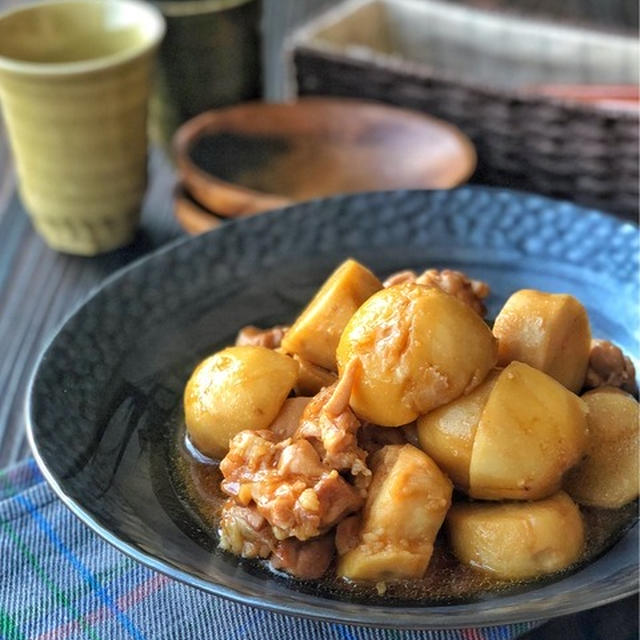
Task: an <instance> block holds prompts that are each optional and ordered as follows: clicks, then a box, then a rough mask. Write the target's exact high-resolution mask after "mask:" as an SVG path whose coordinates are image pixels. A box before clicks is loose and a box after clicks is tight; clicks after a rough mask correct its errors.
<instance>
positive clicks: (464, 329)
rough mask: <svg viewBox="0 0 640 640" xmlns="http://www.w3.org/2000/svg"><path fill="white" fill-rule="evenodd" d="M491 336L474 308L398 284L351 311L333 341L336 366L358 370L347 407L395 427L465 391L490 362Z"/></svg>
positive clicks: (493, 348) (478, 380)
mask: <svg viewBox="0 0 640 640" xmlns="http://www.w3.org/2000/svg"><path fill="white" fill-rule="evenodd" d="M496 351H497V349H496V340H495V338H494V337H493V335H492V334H491V331H490V330H489V328H488V327H487V325H486V324H485V323H484V322H483V321H482V319H481V318H480V317H479V316H478V314H477V313H475V312H474V311H472V310H471V308H470V307H469V306H468V305H466V304H464V303H463V302H461V301H460V300H458V299H456V298H454V297H453V296H450V295H448V294H446V293H443V292H441V291H439V290H438V289H434V288H429V287H425V286H422V285H419V284H413V283H406V284H400V285H396V286H393V287H389V288H387V289H383V290H382V291H379V292H378V293H375V294H374V295H373V296H371V298H369V299H368V300H367V301H366V302H365V303H364V304H363V305H362V306H361V307H360V308H359V309H358V311H356V313H354V315H353V317H352V318H351V320H349V323H348V324H347V326H346V328H345V330H344V333H343V334H342V337H341V338H340V344H339V345H338V351H337V357H338V367H339V370H340V371H342V370H344V368H345V367H346V366H347V365H348V364H349V363H350V362H351V361H353V360H356V361H358V362H359V364H360V367H359V372H358V375H357V377H356V381H355V384H354V387H353V391H352V394H351V407H352V408H353V410H354V411H355V412H356V414H358V416H360V417H361V418H363V419H365V420H368V421H369V422H372V423H374V424H378V425H382V426H388V427H395V426H400V425H403V424H407V423H409V422H412V421H413V420H415V419H416V418H417V417H418V416H419V415H421V414H424V413H427V412H428V411H431V410H432V409H435V408H436V407H439V406H441V405H443V404H446V403H447V402H451V401H452V400H454V399H455V398H457V397H458V396H461V395H462V394H463V393H469V392H470V391H472V390H473V389H474V388H475V387H477V386H478V385H479V384H480V383H481V382H482V381H483V380H484V378H485V377H486V375H487V373H488V372H489V370H490V369H491V368H492V367H493V366H494V364H495V362H496Z"/></svg>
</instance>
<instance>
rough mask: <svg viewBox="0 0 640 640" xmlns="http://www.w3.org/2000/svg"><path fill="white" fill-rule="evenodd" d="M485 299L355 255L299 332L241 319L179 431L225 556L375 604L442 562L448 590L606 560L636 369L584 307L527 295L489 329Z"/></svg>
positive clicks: (195, 384)
mask: <svg viewBox="0 0 640 640" xmlns="http://www.w3.org/2000/svg"><path fill="white" fill-rule="evenodd" d="M488 294H489V286H488V285H487V284H485V283H484V282H479V281H476V280H472V279H470V278H468V277H467V276H466V275H465V274H463V273H461V272H459V271H452V270H443V271H437V270H435V269H430V270H428V271H425V272H424V273H422V274H417V273H414V272H413V271H402V272H399V273H396V274H393V275H392V276H390V277H389V278H387V279H386V280H385V281H384V282H381V281H380V280H379V279H378V278H377V277H376V276H375V275H374V274H373V273H372V272H371V271H369V270H368V269H367V268H366V267H364V266H363V265H362V264H360V263H358V262H356V261H355V260H347V261H346V262H344V263H343V264H342V265H340V266H339V267H338V268H337V269H336V271H335V272H334V273H333V274H332V275H331V276H330V277H329V279H328V280H327V281H326V282H325V283H324V284H323V286H322V287H321V288H320V289H319V291H318V292H317V293H316V295H315V296H314V298H313V299H312V300H311V301H310V302H309V304H308V305H307V307H306V308H305V309H303V310H302V312H301V313H300V315H299V316H298V317H297V318H296V319H295V321H294V322H293V324H292V325H291V326H276V327H271V328H257V327H245V328H243V329H241V330H240V332H239V334H238V336H237V340H236V344H235V345H233V346H229V347H227V348H225V349H223V350H222V351H219V352H217V353H214V354H213V355H211V356H210V357H208V358H206V359H205V360H203V361H202V362H201V363H200V364H199V365H198V366H197V368H196V369H195V371H194V372H193V374H192V376H191V378H190V380H189V381H188V383H187V386H186V389H185V392H184V410H185V423H186V432H187V437H188V440H189V443H190V447H191V449H190V450H191V451H192V452H193V453H194V455H197V457H198V459H199V464H201V465H202V464H205V466H207V468H209V469H210V470H211V473H209V475H207V476H206V478H208V480H207V481H206V482H205V481H202V477H204V476H201V478H200V479H201V482H200V484H199V491H200V493H202V492H205V493H206V492H209V493H210V494H211V495H213V494H217V495H218V502H217V503H215V504H217V508H216V512H215V514H214V516H215V517H214V520H213V521H214V522H215V527H216V528H217V531H218V535H219V546H220V547H221V548H222V549H224V550H227V551H228V552H230V553H232V554H236V555H237V556H241V557H243V558H256V559H262V561H264V562H267V563H268V565H269V566H270V567H271V568H272V569H275V570H279V571H283V572H285V573H287V574H289V575H292V576H295V577H297V578H301V579H307V580H309V579H319V578H323V579H324V580H332V581H333V582H334V583H335V582H336V581H338V582H339V581H343V582H347V583H350V584H353V583H370V584H372V585H376V588H377V589H378V593H384V591H385V590H386V588H387V585H391V584H394V583H396V582H398V581H403V582H404V583H405V584H407V581H408V583H414V582H415V583H416V584H417V583H418V582H419V581H421V580H426V579H427V577H428V576H431V581H432V582H433V580H434V577H433V576H434V575H435V574H437V572H438V571H441V568H442V567H443V566H444V565H447V566H448V567H449V569H448V573H447V572H446V571H442V572H441V575H440V574H438V575H440V578H438V579H439V580H446V579H447V575H449V576H455V575H456V573H455V571H454V570H452V569H451V567H454V566H455V567H459V568H460V569H459V571H466V572H467V574H472V575H475V576H485V577H491V578H495V579H498V580H506V581H528V580H534V579H538V578H540V577H541V576H545V575H549V574H554V573H556V572H561V571H564V570H566V569H569V568H571V567H575V566H576V565H577V563H580V562H584V561H585V559H588V558H589V557H594V555H597V553H599V552H602V550H603V549H604V548H605V547H606V541H607V540H608V541H609V543H610V541H611V539H612V537H611V535H609V534H612V529H613V528H615V527H620V526H621V524H622V523H624V522H625V518H626V522H628V521H629V519H631V520H633V518H634V512H635V506H634V504H633V503H634V501H635V500H636V498H637V496H638V484H639V474H638V431H639V423H638V402H637V400H636V397H635V396H636V394H637V388H636V383H635V372H634V367H633V365H632V363H631V361H630V359H629V358H628V357H627V356H625V354H624V353H622V351H621V350H620V349H619V348H618V347H617V346H615V345H614V344H612V343H610V342H607V341H604V340H600V339H596V340H593V339H592V336H591V330H590V325H589V318H588V316H587V312H586V311H585V308H584V307H583V306H582V304H581V303H580V302H579V301H578V300H576V299H575V298H573V297H572V296H570V295H565V294H557V293H545V292H542V291H534V290H528V289H523V290H520V291H516V292H515V293H514V294H513V295H512V296H511V297H510V298H509V299H508V300H507V302H506V303H505V305H504V306H503V307H502V309H501V311H500V312H499V313H498V315H497V317H496V318H495V322H494V323H493V326H492V327H491V326H490V325H489V324H487V322H486V321H485V319H484V315H485V313H486V310H485V305H484V299H485V298H486V297H487V295H488ZM203 461H205V462H204V463H203ZM625 506H626V512H624V513H623V516H621V515H620V513H621V510H623V511H624V509H625ZM630 507H631V508H630ZM607 527H609V529H610V530H607ZM598 528H599V530H597V529H598ZM603 531H605V534H606V535H605V534H603ZM607 531H608V533H607ZM590 540H591V542H592V544H591V548H590V551H589V554H587V553H586V549H587V548H588V547H589V541H590ZM594 541H595V542H594ZM593 544H596V546H597V545H600V548H599V549H597V548H596V549H594V548H593ZM443 558H444V559H443ZM434 572H435V573H434ZM416 581H418V582H416Z"/></svg>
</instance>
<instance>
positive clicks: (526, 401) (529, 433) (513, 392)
mask: <svg viewBox="0 0 640 640" xmlns="http://www.w3.org/2000/svg"><path fill="white" fill-rule="evenodd" d="M585 413H586V409H585V405H584V403H583V402H582V400H580V398H578V396H576V395H575V394H573V393H571V392H570V391H568V390H567V389H566V388H565V387H563V386H562V385H561V384H560V383H559V382H557V381H556V380H554V379H553V378H551V377H550V376H548V375H547V374H546V373H543V372H542V371H538V370H537V369H534V368H533V367H530V366H529V365H527V364H524V363H522V362H512V363H511V364H510V365H509V366H508V367H507V368H506V369H504V370H503V371H502V372H501V373H500V375H499V376H498V379H497V380H496V381H495V384H494V386H493V389H492V390H491V393H490V394H489V396H488V398H487V402H486V404H485V406H484V409H483V410H482V415H481V416H480V421H479V422H478V426H477V428H476V434H475V438H474V441H473V447H472V450H471V462H470V465H469V495H470V496H472V497H474V498H482V499H486V500H502V499H513V500H537V499H539V498H545V497H547V496H549V495H551V494H552V493H554V492H555V491H557V490H558V489H559V488H560V485H561V482H562V475H563V474H564V473H565V471H567V470H568V469H570V468H571V467H572V466H574V465H575V464H576V463H577V462H578V461H579V460H580V458H581V457H582V454H583V453H584V450H585V446H586V417H585Z"/></svg>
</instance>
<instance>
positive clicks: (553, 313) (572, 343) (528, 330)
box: [493, 289, 591, 393]
mask: <svg viewBox="0 0 640 640" xmlns="http://www.w3.org/2000/svg"><path fill="white" fill-rule="evenodd" d="M493 333H494V335H495V336H496V338H498V364H499V365H500V366H505V365H507V364H509V363H510V362H512V361H513V360H517V361H519V362H526V363H527V364H529V365H531V366H532V367H535V368H536V369H539V370H540V371H544V372H545V373H548V374H549V375H550V376H551V377H552V378H555V379H556V380H557V381H558V382H560V383H561V384H563V385H564V386H565V387H567V389H569V390H570V391H573V392H574V393H578V392H579V391H580V389H582V385H583V383H584V379H585V375H586V372H587V365H588V363H589V351H590V349H591V329H590V327H589V317H588V316H587V312H586V310H585V308H584V307H583V306H582V305H581V304H580V303H579V302H578V301H577V300H576V299H575V298H574V297H573V296H570V295H566V294H561V293H544V292H543V291H535V290H533V289H522V290H520V291H516V292H515V293H514V294H513V295H512V296H511V297H510V298H509V299H508V300H507V302H506V303H505V305H504V307H502V310H501V311H500V313H499V314H498V317H497V318H496V321H495V323H494V325H493Z"/></svg>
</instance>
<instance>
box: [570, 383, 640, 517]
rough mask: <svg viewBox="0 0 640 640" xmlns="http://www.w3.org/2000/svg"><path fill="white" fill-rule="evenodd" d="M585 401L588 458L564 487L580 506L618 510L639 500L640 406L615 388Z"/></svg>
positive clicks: (596, 392) (593, 393) (597, 392)
mask: <svg viewBox="0 0 640 640" xmlns="http://www.w3.org/2000/svg"><path fill="white" fill-rule="evenodd" d="M582 399H583V400H584V402H585V403H586V405H587V407H588V408H589V414H588V415H587V425H588V427H589V428H588V435H587V449H586V456H585V458H584V459H583V460H582V462H581V463H580V464H579V465H578V466H577V467H575V468H573V469H572V470H571V471H569V473H568V474H567V477H566V479H565V486H564V487H565V490H566V491H567V492H568V493H569V495H570V496H571V497H572V498H573V499H574V500H575V501H576V502H579V503H580V504H584V505H588V506H591V507H604V508H607V509H616V508H618V507H621V506H622V505H624V504H626V503H627V502H630V501H631V500H633V499H634V498H636V497H637V496H638V483H639V482H640V477H639V470H638V430H639V429H640V424H639V420H640V415H639V412H638V403H637V402H636V400H635V399H634V398H633V396H630V395H629V394H627V393H624V392H623V391H620V390H618V389H614V388H612V387H601V388H599V389H596V390H594V391H589V392H588V393H585V394H584V395H583V396H582Z"/></svg>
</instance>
